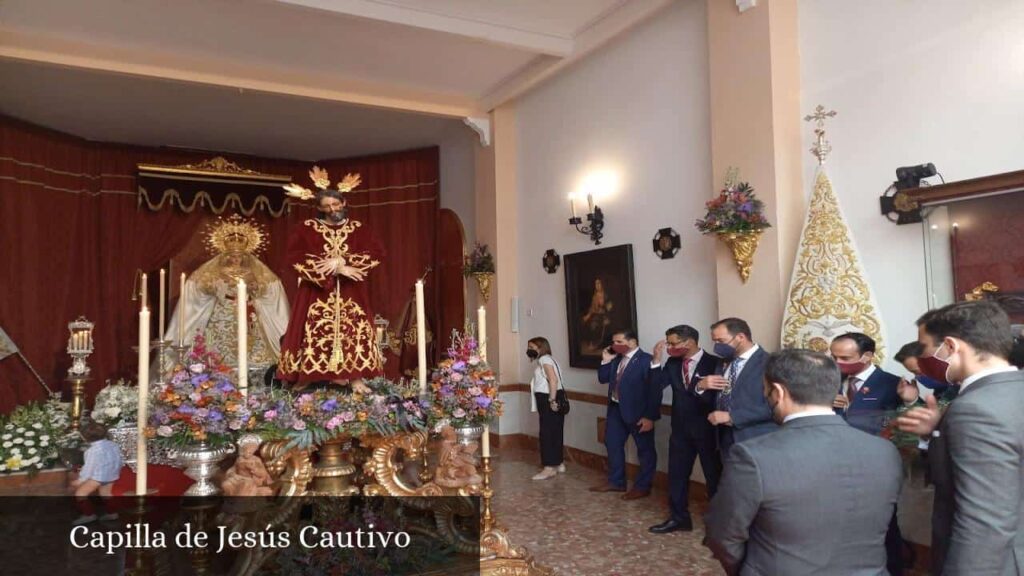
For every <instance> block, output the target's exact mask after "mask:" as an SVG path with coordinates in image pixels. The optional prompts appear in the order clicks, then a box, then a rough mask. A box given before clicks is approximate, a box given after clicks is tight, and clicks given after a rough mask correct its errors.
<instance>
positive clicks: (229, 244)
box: [206, 214, 269, 255]
mask: <svg viewBox="0 0 1024 576" xmlns="http://www.w3.org/2000/svg"><path fill="white" fill-rule="evenodd" d="M268 242H269V241H268V240H267V232H266V230H265V229H264V227H263V226H262V225H260V224H257V223H256V222H254V221H252V220H249V219H247V218H242V217H241V216H239V215H238V214H232V215H231V216H230V217H229V218H227V219H225V218H217V220H216V221H215V222H212V223H210V224H209V225H208V226H207V231H206V248H207V250H209V251H210V252H211V253H215V254H224V253H226V252H248V253H249V254H253V255H255V254H258V253H259V252H260V251H261V250H263V249H264V248H266V247H267V244H268Z"/></svg>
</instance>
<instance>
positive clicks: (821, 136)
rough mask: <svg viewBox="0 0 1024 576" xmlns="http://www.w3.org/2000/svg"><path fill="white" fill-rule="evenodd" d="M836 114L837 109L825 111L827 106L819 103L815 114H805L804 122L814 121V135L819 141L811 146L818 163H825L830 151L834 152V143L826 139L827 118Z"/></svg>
mask: <svg viewBox="0 0 1024 576" xmlns="http://www.w3.org/2000/svg"><path fill="white" fill-rule="evenodd" d="M835 115H836V111H835V110H829V111H828V112H826V111H825V107H824V106H822V105H821V104H818V107H817V108H815V109H814V114H810V115H808V116H804V122H812V121H813V122H814V124H815V127H814V135H815V136H816V137H817V141H816V142H815V143H814V146H811V154H814V157H815V158H817V159H818V165H822V164H824V163H825V158H827V157H828V155H829V153H830V152H832V145H831V144H829V142H828V140H825V119H826V118H834V117H835Z"/></svg>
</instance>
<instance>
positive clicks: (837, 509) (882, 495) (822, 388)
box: [704, 349, 903, 576]
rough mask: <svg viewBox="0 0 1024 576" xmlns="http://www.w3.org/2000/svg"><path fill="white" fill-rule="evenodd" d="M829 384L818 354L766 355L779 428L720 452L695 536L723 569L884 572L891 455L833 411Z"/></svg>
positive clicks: (895, 461) (895, 489) (830, 374)
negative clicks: (701, 529)
mask: <svg viewBox="0 0 1024 576" xmlns="http://www.w3.org/2000/svg"><path fill="white" fill-rule="evenodd" d="M838 386H839V371H838V369H837V368H836V365H835V363H834V362H833V361H832V359H831V358H829V357H827V356H825V355H824V354H819V353H817V352H812V351H810V350H797V349H791V350H782V351H780V352H776V353H774V354H772V355H771V357H770V358H769V360H768V361H767V366H766V368H765V381H764V395H765V396H767V397H768V398H769V402H770V403H771V405H772V407H773V408H772V411H773V416H774V418H775V419H776V421H778V422H779V423H780V424H782V427H781V428H780V429H779V430H778V431H777V432H775V433H773V434H765V435H762V436H760V437H757V438H754V439H748V440H745V441H744V442H741V443H738V444H736V445H735V446H733V447H732V449H731V450H730V451H729V453H728V454H726V455H725V457H724V460H725V470H724V472H723V475H722V483H721V486H719V489H718V493H717V494H716V495H715V498H714V499H713V500H712V501H711V508H710V510H709V513H708V515H707V517H706V519H705V521H706V524H707V537H706V538H705V540H704V543H705V544H706V545H707V546H708V547H709V548H711V551H712V553H713V554H714V556H715V558H717V559H718V561H719V562H721V563H722V567H723V568H725V570H726V572H727V573H728V574H730V575H735V574H742V575H751V576H753V575H775V574H778V575H785V576H801V575H804V574H808V575H809V574H816V575H817V574H829V575H832V574H836V575H839V574H843V575H853V574H856V575H858V576H883V575H885V574H886V570H885V549H884V547H883V546H882V539H883V537H884V535H885V531H886V527H887V526H888V525H889V518H890V517H892V513H893V507H894V506H895V504H896V500H897V498H898V497H899V493H900V485H901V482H902V474H903V468H902V464H901V462H900V455H899V453H898V452H897V451H896V448H895V447H894V446H893V445H892V443H890V442H888V441H886V440H883V439H881V438H876V437H872V436H867V435H865V434H863V433H862V432H860V431H858V430H854V429H853V428H851V427H850V426H848V425H847V424H846V423H845V422H844V421H843V419H842V418H840V417H839V416H837V415H836V414H835V413H834V412H833V411H832V400H833V398H835V391H836V388H837V387H838ZM868 496H870V497H868Z"/></svg>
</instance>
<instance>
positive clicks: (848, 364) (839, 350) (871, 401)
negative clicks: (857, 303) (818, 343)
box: [829, 332, 904, 576]
mask: <svg viewBox="0 0 1024 576" xmlns="http://www.w3.org/2000/svg"><path fill="white" fill-rule="evenodd" d="M829 351H830V352H831V353H832V358H833V359H834V360H835V361H836V364H837V365H838V366H839V372H840V374H841V375H842V385H841V387H840V389H839V393H838V394H836V398H835V401H833V403H832V407H833V408H834V409H835V411H836V414H838V415H840V416H842V417H843V418H844V419H845V420H846V423H847V424H849V425H850V426H852V427H854V428H856V429H858V430H861V431H864V432H867V433H868V434H871V435H872V436H878V435H879V434H880V433H881V432H882V425H883V424H884V422H885V414H886V413H887V412H889V411H895V410H896V408H897V407H898V406H899V405H900V404H901V403H902V402H903V401H902V400H900V395H899V392H898V390H899V385H900V380H901V378H900V377H899V376H897V375H895V374H890V373H888V372H886V371H884V370H882V369H881V368H879V367H877V366H875V365H874V359H875V341H874V339H872V338H871V337H870V336H868V335H867V334H862V333H860V332H847V333H846V334H843V335H841V336H837V337H836V339H835V340H833V341H832V345H831V346H829ZM903 548H904V544H903V535H902V534H901V533H900V527H899V524H897V521H896V513H895V511H894V512H893V515H892V520H891V521H890V522H889V530H888V532H886V534H885V567H886V569H887V570H888V571H889V574H891V575H892V576H902V574H903V570H904V562H903Z"/></svg>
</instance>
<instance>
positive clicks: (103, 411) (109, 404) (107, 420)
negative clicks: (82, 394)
mask: <svg viewBox="0 0 1024 576" xmlns="http://www.w3.org/2000/svg"><path fill="white" fill-rule="evenodd" d="M138 410H139V391H138V389H137V388H136V387H135V386H133V385H131V383H130V382H128V381H126V380H123V379H122V380H118V381H117V382H116V383H114V384H111V383H110V380H107V385H106V387H104V388H103V390H100V393H99V394H97V395H96V403H95V405H94V406H93V410H92V419H93V420H95V421H96V422H99V423H100V424H103V425H104V426H107V427H115V426H120V425H122V424H127V423H129V422H134V421H135V415H136V414H137V413H138Z"/></svg>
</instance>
